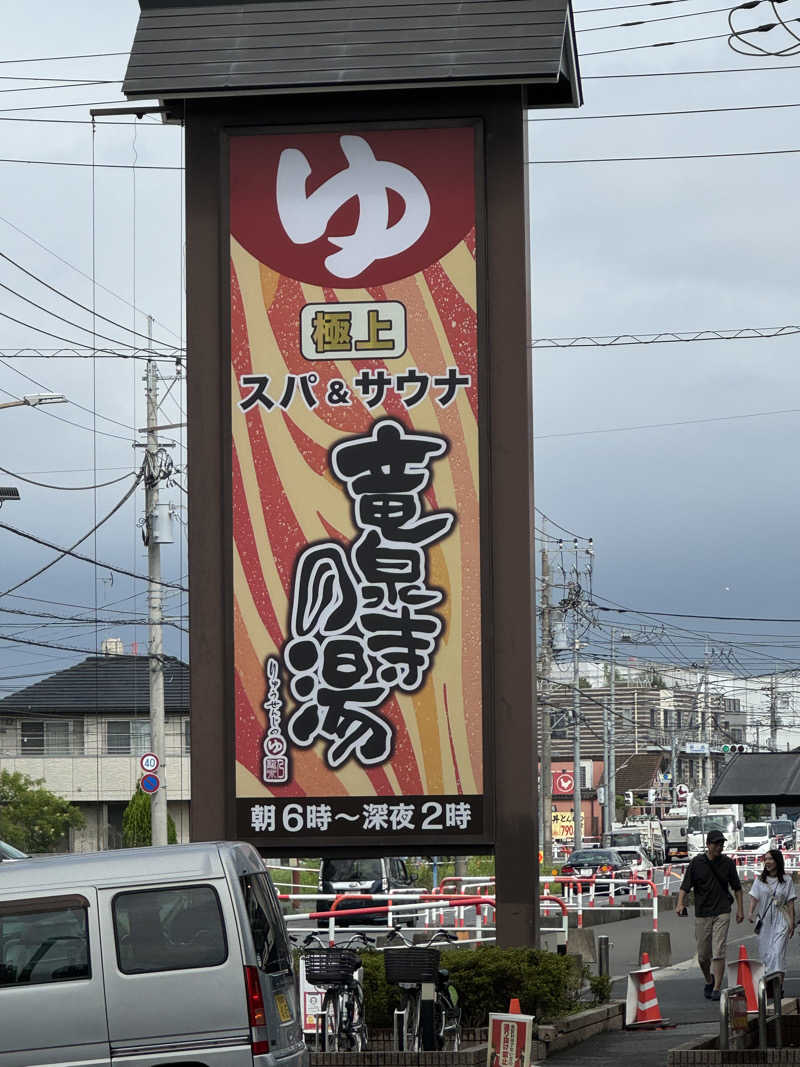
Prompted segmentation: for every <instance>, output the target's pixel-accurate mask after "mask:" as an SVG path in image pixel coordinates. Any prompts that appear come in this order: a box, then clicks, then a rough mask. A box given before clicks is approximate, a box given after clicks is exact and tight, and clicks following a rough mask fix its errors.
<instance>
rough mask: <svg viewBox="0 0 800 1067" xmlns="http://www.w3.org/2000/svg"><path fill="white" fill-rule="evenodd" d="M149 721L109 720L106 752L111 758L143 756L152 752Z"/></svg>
mask: <svg viewBox="0 0 800 1067" xmlns="http://www.w3.org/2000/svg"><path fill="white" fill-rule="evenodd" d="M150 747H151V746H150V720H149V719H144V718H142V719H109V721H108V722H107V723H106V751H107V752H108V754H109V755H110V756H130V755H131V754H133V755H134V756H143V755H144V753H145V752H148V751H149V750H150Z"/></svg>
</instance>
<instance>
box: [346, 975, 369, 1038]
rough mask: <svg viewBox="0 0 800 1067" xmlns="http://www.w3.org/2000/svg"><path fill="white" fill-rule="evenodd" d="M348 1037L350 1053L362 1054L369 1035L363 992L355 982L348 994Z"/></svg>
mask: <svg viewBox="0 0 800 1067" xmlns="http://www.w3.org/2000/svg"><path fill="white" fill-rule="evenodd" d="M348 1029H349V1036H350V1051H351V1052H364V1050H365V1049H366V1047H367V1043H368V1040H369V1035H368V1033H367V1023H366V1020H365V1018H364V992H363V990H362V988H361V985H360V984H359V983H358V982H356V983H355V985H354V987H353V989H352V990H351V993H350V1011H349V1027H348Z"/></svg>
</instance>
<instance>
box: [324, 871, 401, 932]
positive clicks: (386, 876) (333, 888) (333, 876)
mask: <svg viewBox="0 0 800 1067" xmlns="http://www.w3.org/2000/svg"><path fill="white" fill-rule="evenodd" d="M416 880H417V876H416V875H415V874H410V873H409V870H408V868H407V867H406V865H405V862H404V861H403V860H401V859H397V858H396V857H394V856H391V857H386V858H383V857H380V858H378V859H374V858H373V859H348V858H347V857H343V856H336V857H334V858H328V859H323V860H322V863H321V864H320V869H319V888H320V892H322V893H342V894H347V895H348V896H349V895H356V896H358V895H361V896H371V895H372V894H375V893H377V894H385V893H390V892H391V893H394V892H396V891H402V890H404V889H405V890H409V889H411V888H412V887H413V885H414V882H416ZM331 903H332V901H330V900H321V901H320V902H319V910H320V911H326V910H328V908H329V906H330V904H331ZM385 903H386V901H385V900H377V901H375V904H376V905H377V904H385ZM369 906H370V902H369V901H368V900H353V901H343V902H342V905H341V907H340V908H337V909H336V910H337V911H340V910H341V911H347V910H348V909H352V908H368V907H369ZM327 921H328V920H327V919H320V920H319V922H318V925H320V926H325V925H327ZM337 922H340V920H337ZM353 922H357V923H359V924H361V923H368V922H377V923H380V924H381V925H385V924H386V915H385V914H384V913H380V912H379V913H377V914H376V915H359V916H354V918H353ZM341 925H344V921H343V920H342V921H341Z"/></svg>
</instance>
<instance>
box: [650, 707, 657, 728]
mask: <svg viewBox="0 0 800 1067" xmlns="http://www.w3.org/2000/svg"><path fill="white" fill-rule="evenodd" d="M656 714H657V713H656V709H655V708H651V709H650V727H651V729H653V730H655V728H656V726H657V722H656Z"/></svg>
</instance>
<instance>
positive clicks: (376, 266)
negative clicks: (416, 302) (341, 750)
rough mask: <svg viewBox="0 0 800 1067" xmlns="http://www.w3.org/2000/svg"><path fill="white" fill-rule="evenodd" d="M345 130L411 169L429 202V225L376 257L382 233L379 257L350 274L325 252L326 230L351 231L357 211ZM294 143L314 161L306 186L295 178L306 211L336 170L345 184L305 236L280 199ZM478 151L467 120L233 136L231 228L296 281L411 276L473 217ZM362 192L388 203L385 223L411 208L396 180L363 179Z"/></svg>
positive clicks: (340, 285) (350, 282)
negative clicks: (289, 222) (286, 157)
mask: <svg viewBox="0 0 800 1067" xmlns="http://www.w3.org/2000/svg"><path fill="white" fill-rule="evenodd" d="M343 138H350V139H360V140H361V141H362V142H366V144H367V145H368V146H369V150H371V152H372V154H373V155H374V157H375V160H376V161H378V162H380V163H390V164H396V165H397V166H399V167H402V168H404V169H405V170H406V171H410V172H411V174H412V175H413V176H414V177H415V178H416V179H418V180H419V182H421V183H422V185H423V186H424V189H425V192H426V193H427V195H428V199H429V202H430V218H429V221H428V223H427V226H426V227H425V229H424V231H423V232H422V234H421V236H419V237H418V238H417V239H416V240H415V241H414V243H413V244H411V245H410V246H409V247H408V248H407V249H405V250H402V251H399V252H397V253H396V254H392V255H389V256H387V257H386V258H380V253H381V250H382V249H381V241H380V235H379V236H378V238H376V239H375V240H374V241H373V242H372V243H373V246H374V251H372V253H371V254H372V255H374V256H375V257H376V258H374V259H373V262H372V263H371V264H370V265H369V266H367V267H366V268H365V269H364V270H362V271H361V273H360V274H357V275H355V276H354V277H341V276H339V275H337V274H335V273H332V272H331V270H330V269H329V268H328V266H326V260H328V258H329V257H330V256H332V255H333V254H334V253H336V252H338V251H340V248H339V246H338V245H336V244H333V243H332V242H331V241H330V240H329V236H330V237H349V236H351V235H353V234H354V233H355V232H356V230H357V227H358V224H359V218H360V213H361V206H360V205H361V201H360V200H359V196H358V190H359V184H360V183H359V181H358V180H357V179H355V178H354V179H353V181H352V194H351V195H350V196H349V198H347V199H346V200H343V197H344V196H345V195H346V192H348V191H349V189H350V185H348V180H349V179H348V178H347V177H345V175H344V173H343V172H346V171H347V170H348V167H349V164H348V157H347V156H346V155H345V151H344V149H343V147H342V139H343ZM346 143H347V142H345V144H346ZM290 150H295V153H296V152H301V153H302V154H303V156H304V157H305V160H306V162H307V164H308V177H307V178H306V179H305V188H303V187H302V183H300V182H298V183H297V184H296V185H295V187H294V193H293V197H292V200H293V202H294V203H295V206H296V208H297V210H298V211H299V212H300V214H301V215H302V211H303V208H304V206H305V205H306V203H307V202H308V201H309V198H310V197H312V196H313V194H314V193H315V192H316V191H317V190H319V189H320V187H321V186H324V185H325V183H327V182H328V181H329V180H330V179H332V178H334V177H336V176H340V177H339V180H340V182H342V183H343V188H344V192H343V191H342V188H341V187H340V188H338V189H337V190H336V192H335V195H334V194H333V192H332V195H331V200H330V203H331V206H332V207H335V206H336V204H337V203H340V202H341V203H340V206H338V207H337V208H336V209H335V210H333V212H332V214H331V215H330V217H329V218H328V219H327V225H326V226H325V230H324V233H322V235H321V236H319V237H317V238H316V239H314V240H310V241H307V242H305V243H299V242H295V241H293V240H292V239H291V238H290V237H289V235H288V233H287V231H286V229H285V227H284V222H283V221H282V220H281V216H280V213H279V209H278V197H277V180H278V164H279V161H280V159H281V155H282V153H284V152H286V151H290ZM474 151H475V148H474V133H473V130H472V128H471V127H469V126H463V127H452V128H442V129H396V130H355V131H342V132H340V133H295V134H256V135H250V134H249V135H240V136H234V137H232V138H231V145H230V205H231V219H230V225H231V233H232V234H233V236H234V238H235V239H236V240H237V241H238V242H239V244H241V245H242V246H243V247H244V248H246V249H247V251H248V252H250V253H251V254H252V255H253V256H255V258H256V259H257V260H258V261H259V262H260V263H263V264H265V265H266V266H268V267H272V269H273V270H276V271H278V273H280V274H284V275H287V276H288V277H290V278H295V279H297V280H298V281H302V282H308V283H312V284H314V285H325V286H330V287H335V288H337V289H355V288H363V287H364V286H376V285H384V284H386V283H387V282H392V281H397V280H398V279H400V278H407V277H409V276H410V275H412V274H416V273H417V272H418V271H420V270H423V269H424V268H425V267H428V266H430V265H431V264H433V263H436V262H437V261H438V260H440V259H441V258H442V256H443V255H445V253H447V252H449V251H450V250H451V249H452V248H454V247H455V245H456V244H458V242H459V241H460V240H461V239H462V238H463V237H464V236H465V234H467V233H468V232H469V231H470V230H471V229H472V227H473V226H474V225H475V180H474V169H475V162H474ZM295 158H299V157H297V156H295ZM380 173H381V177H380V183H382V180H383V172H380ZM376 180H378V179H377V178H376ZM390 180H391V178H390V177H389V178H388V179H387V181H390ZM329 188H332V187H329ZM362 192H364V195H365V197H378V198H379V199H380V200H381V202H383V203H385V204H386V207H387V210H388V217H387V227H392V226H393V225H395V224H396V223H397V222H398V221H399V220H400V219H401V218H402V216H403V214H404V212H405V211H406V207H407V205H406V203H405V201H404V199H403V196H402V194H399V193H398V192H396V191H395V190H394V189H393V188H392V186H391V184H387V185H386V186H385V187H384V186H382V184H379V185H378V187H372V188H369V189H364V188H363V187H362ZM309 210H310V207H309Z"/></svg>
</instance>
